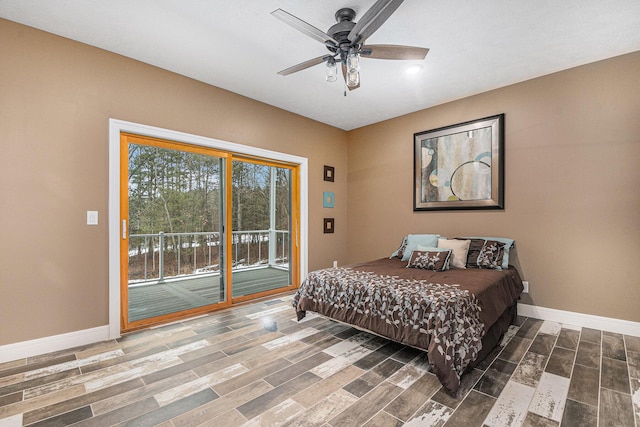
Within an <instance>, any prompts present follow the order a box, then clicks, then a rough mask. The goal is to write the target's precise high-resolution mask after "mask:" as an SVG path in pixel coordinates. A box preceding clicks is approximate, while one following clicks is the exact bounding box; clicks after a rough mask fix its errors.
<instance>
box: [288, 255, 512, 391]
mask: <svg viewBox="0 0 640 427" xmlns="http://www.w3.org/2000/svg"><path fill="white" fill-rule="evenodd" d="M406 264H407V263H406V262H405V261H400V260H399V259H397V258H393V259H387V258H382V259H378V260H375V261H370V262H366V263H362V264H354V265H351V266H347V267H343V268H328V269H323V270H317V271H314V272H311V273H309V275H308V276H307V278H306V279H305V280H304V281H303V283H302V285H301V286H300V288H299V289H298V291H297V292H296V294H295V296H294V298H293V306H294V307H295V309H296V312H297V314H298V319H302V318H303V317H304V316H305V314H306V311H307V310H310V311H314V312H316V313H319V314H321V315H324V316H327V317H330V318H333V319H335V320H338V321H340V322H345V323H348V324H351V325H354V326H357V327H360V328H364V329H367V330H369V331H372V332H374V333H376V334H379V335H382V336H385V337H388V338H390V339H392V340H394V341H397V342H400V343H403V344H406V345H410V346H412V347H417V348H420V349H424V350H427V351H428V354H429V362H430V363H431V365H432V366H433V369H434V373H435V374H436V375H437V376H438V378H439V379H440V382H442V384H443V385H444V387H445V388H446V389H447V390H448V391H449V392H450V393H452V394H455V393H456V392H457V390H458V388H459V387H460V376H461V375H462V373H463V372H464V370H465V369H466V367H467V366H468V365H469V363H471V362H472V361H474V360H475V359H476V357H477V356H478V352H479V351H480V350H481V349H482V341H481V340H482V337H483V336H484V334H485V331H486V330H487V329H488V328H489V327H490V326H491V325H493V323H495V322H496V320H497V319H498V318H499V317H500V316H501V315H502V313H503V312H504V311H505V309H507V308H508V307H510V306H511V305H513V304H514V303H515V301H516V300H517V298H518V296H519V295H520V293H521V292H522V280H521V279H520V276H519V274H518V272H517V270H516V269H515V268H512V267H511V268H509V269H508V270H504V271H498V270H488V269H476V268H474V269H451V270H447V271H443V272H435V271H431V270H422V269H415V268H406Z"/></svg>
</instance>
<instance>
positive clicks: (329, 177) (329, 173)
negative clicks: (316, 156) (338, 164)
mask: <svg viewBox="0 0 640 427" xmlns="http://www.w3.org/2000/svg"><path fill="white" fill-rule="evenodd" d="M335 172H336V171H335V168H334V167H333V166H327V165H324V180H325V181H329V182H333V181H334V179H335Z"/></svg>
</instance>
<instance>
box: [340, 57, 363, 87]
mask: <svg viewBox="0 0 640 427" xmlns="http://www.w3.org/2000/svg"><path fill="white" fill-rule="evenodd" d="M342 77H344V82H345V83H347V66H346V65H345V64H344V63H343V64H342ZM358 77H360V73H358ZM359 87H360V79H359V78H358V85H357V86H352V87H349V86H347V88H349V90H350V91H352V90H356V89H358V88H359ZM345 93H346V92H345Z"/></svg>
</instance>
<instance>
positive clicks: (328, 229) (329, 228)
mask: <svg viewBox="0 0 640 427" xmlns="http://www.w3.org/2000/svg"><path fill="white" fill-rule="evenodd" d="M334 225H335V224H334V219H333V218H325V219H324V232H325V233H333V231H334V229H335V227H334Z"/></svg>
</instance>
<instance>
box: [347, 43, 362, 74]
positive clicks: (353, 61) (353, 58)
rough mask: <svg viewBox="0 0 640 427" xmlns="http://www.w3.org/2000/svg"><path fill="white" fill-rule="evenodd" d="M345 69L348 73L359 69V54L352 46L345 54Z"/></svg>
mask: <svg viewBox="0 0 640 427" xmlns="http://www.w3.org/2000/svg"><path fill="white" fill-rule="evenodd" d="M347 71H349V72H350V73H357V72H359V71H360V55H359V54H358V51H357V50H356V49H354V48H351V49H350V50H349V54H348V55H347Z"/></svg>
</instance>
